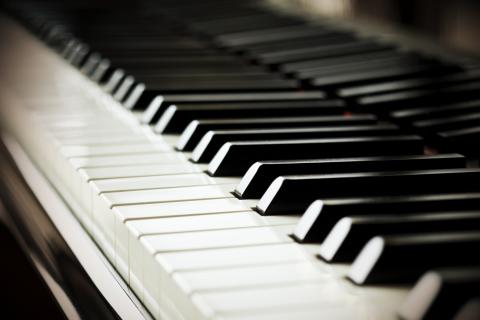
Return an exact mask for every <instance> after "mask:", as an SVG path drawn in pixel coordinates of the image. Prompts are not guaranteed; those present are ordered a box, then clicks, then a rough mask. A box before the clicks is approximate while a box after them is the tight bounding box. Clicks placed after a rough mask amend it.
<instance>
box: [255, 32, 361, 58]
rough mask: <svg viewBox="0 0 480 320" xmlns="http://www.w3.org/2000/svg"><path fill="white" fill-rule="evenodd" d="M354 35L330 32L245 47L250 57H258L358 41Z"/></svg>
mask: <svg viewBox="0 0 480 320" xmlns="http://www.w3.org/2000/svg"><path fill="white" fill-rule="evenodd" d="M356 41H357V39H356V38H355V36H354V35H352V34H348V33H329V34H325V35H323V36H320V37H307V38H299V39H290V40H282V41H277V42H269V43H259V44H256V45H250V46H248V48H245V50H246V51H247V52H246V53H247V54H248V56H249V57H252V58H253V59H258V58H260V57H261V56H262V55H264V54H269V53H273V52H279V51H284V50H291V49H299V48H311V47H314V46H318V45H324V46H329V45H333V44H340V43H350V42H356Z"/></svg>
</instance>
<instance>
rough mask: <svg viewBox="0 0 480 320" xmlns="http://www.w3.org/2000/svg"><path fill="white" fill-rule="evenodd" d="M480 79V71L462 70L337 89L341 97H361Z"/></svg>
mask: <svg viewBox="0 0 480 320" xmlns="http://www.w3.org/2000/svg"><path fill="white" fill-rule="evenodd" d="M478 79H480V72H478V71H472V72H462V73H455V74H449V75H445V76H438V77H418V78H411V79H405V80H396V81H386V82H382V83H375V84H368V85H363V86H354V87H348V88H342V89H340V90H338V91H337V94H338V95H339V96H340V97H345V98H347V97H349V98H350V97H359V96H363V95H368V94H379V93H387V92H394V91H400V90H405V89H419V88H423V87H436V88H439V87H444V86H447V85H451V84H456V83H462V82H469V81H473V80H478Z"/></svg>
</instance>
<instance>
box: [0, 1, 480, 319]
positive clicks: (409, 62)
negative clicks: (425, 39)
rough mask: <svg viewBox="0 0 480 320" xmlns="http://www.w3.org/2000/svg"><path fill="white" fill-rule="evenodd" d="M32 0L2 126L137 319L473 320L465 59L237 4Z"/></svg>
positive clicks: (475, 274) (471, 67) (475, 89)
mask: <svg viewBox="0 0 480 320" xmlns="http://www.w3.org/2000/svg"><path fill="white" fill-rule="evenodd" d="M31 5H32V6H33V4H31ZM32 8H34V9H29V7H28V6H26V7H20V6H18V7H16V8H15V7H14V8H13V9H12V14H14V15H16V17H17V18H18V19H20V20H21V21H22V22H23V23H24V24H25V25H26V26H27V27H28V28H29V29H30V30H31V31H32V32H34V33H35V34H36V35H37V36H38V37H39V38H40V39H41V40H43V42H44V43H45V44H47V45H49V46H50V49H48V48H46V47H44V46H42V44H41V43H39V42H37V41H36V40H34V39H33V38H32V37H31V36H30V35H28V34H27V33H26V32H25V31H24V30H22V29H21V28H19V27H18V26H16V25H15V23H14V22H12V21H11V20H9V19H8V18H5V17H4V18H2V24H3V25H4V26H5V30H7V29H8V30H11V31H10V33H8V34H7V36H6V37H5V40H4V41H5V43H8V44H9V46H5V48H3V49H2V51H4V53H5V54H4V56H5V57H6V58H5V59H3V60H2V61H1V62H2V68H3V70H7V71H8V70H13V69H15V72H6V74H9V75H12V74H13V75H15V76H14V77H13V76H9V77H7V78H6V79H4V81H3V82H4V84H5V85H4V86H3V87H4V88H8V90H7V91H10V90H11V92H5V95H6V96H9V100H8V101H4V102H2V106H3V108H1V112H2V118H3V119H2V120H3V121H2V123H3V126H4V128H5V130H7V131H8V132H9V133H11V134H12V135H14V136H15V138H16V139H18V141H20V143H21V144H22V145H23V147H24V148H25V150H26V151H27V152H28V154H29V156H30V157H31V158H32V159H33V160H34V162H35V163H36V164H37V165H38V167H39V168H40V169H41V170H42V171H43V172H44V174H45V175H46V176H47V178H48V179H49V180H50V181H51V183H52V184H54V186H55V187H56V189H57V190H58V192H59V193H60V194H61V195H64V197H65V198H66V199H72V200H71V201H74V202H75V205H72V207H77V206H79V208H80V210H74V214H75V216H76V218H78V220H79V222H80V223H81V224H82V226H83V227H84V228H85V230H86V232H88V234H89V235H90V236H91V237H92V238H93V239H94V241H95V242H96V244H97V245H98V246H99V248H100V249H101V250H102V252H103V253H104V254H105V256H106V257H107V258H108V260H109V261H110V262H111V264H112V265H113V266H114V268H115V269H116V270H117V272H118V273H119V274H120V276H121V277H122V278H123V280H124V281H125V282H126V283H127V285H128V286H129V287H130V288H131V289H132V290H133V292H134V293H135V295H136V297H137V298H138V299H139V300H140V301H141V302H142V303H143V304H144V306H145V307H146V308H147V309H148V311H149V312H150V314H151V316H152V317H154V318H158V319H224V320H226V319H231V320H234V319H249V320H254V319H255V320H268V319H276V320H280V319H320V318H321V319H396V318H397V317H401V318H403V319H440V318H441V319H453V318H455V319H477V318H476V317H477V316H478V313H477V311H476V310H478V306H479V297H480V287H479V279H480V274H479V270H480V269H479V268H478V266H479V264H480V256H479V255H478V254H475V252H478V250H479V248H480V211H479V209H480V185H479V184H478V181H479V180H480V170H479V169H478V163H477V161H476V160H475V159H476V157H478V150H477V147H476V145H475V142H476V139H477V138H478V136H479V132H480V130H479V128H480V122H479V119H480V118H479V116H478V115H479V110H480V100H479V99H480V91H479V88H480V77H479V76H480V73H479V69H477V66H478V64H476V63H475V62H474V61H469V62H468V63H467V62H465V61H463V60H462V61H461V62H459V61H453V60H448V59H445V58H441V57H439V56H435V55H429V54H426V53H423V52H421V51H418V50H414V49H411V48H407V47H401V46H400V45H398V44H395V43H392V42H386V41H383V40H380V39H376V38H375V37H370V36H365V35H363V34H359V33H356V32H355V31H354V30H349V29H345V28H341V27H338V26H335V25H332V24H331V23H327V22H325V23H324V22H321V21H320V22H318V23H311V22H305V21H303V20H301V19H299V18H297V17H293V16H289V15H286V14H285V13H282V12H276V11H272V10H270V9H266V8H264V7H262V6H259V5H258V4H256V3H255V2H254V1H251V2H249V1H243V2H234V3H230V2H229V3H225V2H222V1H216V0H209V1H203V2H198V3H196V2H193V1H192V2H190V1H187V0H182V1H168V0H164V1H161V2H160V3H159V4H153V3H148V2H146V3H142V4H139V5H138V6H136V7H135V8H122V7H121V6H119V7H118V8H115V9H113V10H109V11H108V12H96V11H95V10H94V8H83V9H82V10H80V9H79V8H76V9H77V10H74V9H75V8H73V7H71V8H69V7H64V8H62V7H61V6H58V7H55V6H45V7H44V8H36V7H35V6H33V7H32ZM132 10H133V11H132ZM34 12H35V13H34ZM7 27H8V28H7ZM18 39H21V41H20V40H18ZM8 48H11V49H8ZM51 49H53V50H55V51H56V52H57V55H55V54H53V53H52V50H51ZM9 50H10V51H9ZM60 57H62V58H63V59H64V60H63V61H62V59H60ZM72 66H73V67H72ZM4 90H5V89H4ZM7 103H8V105H6V104H7ZM67 195H68V196H67ZM472 310H473V311H472Z"/></svg>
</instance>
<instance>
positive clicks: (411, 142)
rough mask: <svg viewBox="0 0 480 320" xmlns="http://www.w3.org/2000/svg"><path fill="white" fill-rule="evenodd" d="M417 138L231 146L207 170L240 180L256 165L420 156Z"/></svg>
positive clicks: (221, 149) (420, 144) (245, 143)
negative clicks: (261, 162) (268, 162)
mask: <svg viewBox="0 0 480 320" xmlns="http://www.w3.org/2000/svg"><path fill="white" fill-rule="evenodd" d="M422 151H423V141H422V139H421V138H420V137H418V136H395V137H356V138H337V139H311V140H281V141H270V142H231V143H226V144H225V145H223V146H222V148H220V150H219V151H218V153H217V154H216V155H215V157H214V158H213V159H212V161H211V162H210V164H209V166H208V173H210V174H211V175H213V176H232V175H233V176H241V175H243V174H244V173H245V172H246V171H247V169H248V168H249V167H250V166H251V165H252V164H254V163H255V162H257V161H262V160H295V159H315V158H335V157H355V156H356V157H360V156H375V155H385V156H387V155H406V154H421V153H422Z"/></svg>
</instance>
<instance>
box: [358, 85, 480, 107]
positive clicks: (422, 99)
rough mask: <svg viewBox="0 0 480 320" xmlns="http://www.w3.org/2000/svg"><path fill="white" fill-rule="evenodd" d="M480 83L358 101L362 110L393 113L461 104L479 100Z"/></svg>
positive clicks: (380, 95)
mask: <svg viewBox="0 0 480 320" xmlns="http://www.w3.org/2000/svg"><path fill="white" fill-rule="evenodd" d="M479 92H480V82H479V81H477V82H471V83H467V84H461V85H456V86H451V87H448V88H444V89H441V90H438V89H432V90H429V89H422V90H407V91H400V92H395V93H386V94H379V95H371V96H364V97H360V98H358V99H356V104H358V105H359V106H360V107H361V108H362V110H366V111H367V110H376V111H377V112H386V111H388V112H391V111H393V110H395V109H396V108H397V109H398V108H401V107H405V106H406V105H409V104H410V105H412V104H415V105H417V106H418V105H420V104H423V105H434V104H446V103H451V102H460V101H466V100H470V99H475V98H478V95H479Z"/></svg>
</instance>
